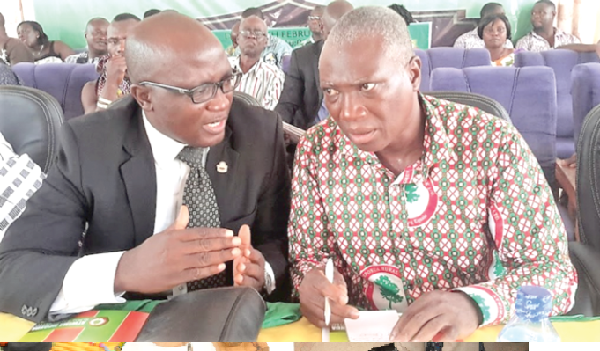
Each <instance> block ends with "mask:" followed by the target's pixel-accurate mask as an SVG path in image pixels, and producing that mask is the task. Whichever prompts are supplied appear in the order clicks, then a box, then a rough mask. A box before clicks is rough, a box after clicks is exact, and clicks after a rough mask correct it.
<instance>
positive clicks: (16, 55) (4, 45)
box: [0, 12, 33, 65]
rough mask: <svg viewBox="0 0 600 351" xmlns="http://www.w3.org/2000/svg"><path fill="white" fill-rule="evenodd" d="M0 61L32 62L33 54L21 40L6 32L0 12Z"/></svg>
mask: <svg viewBox="0 0 600 351" xmlns="http://www.w3.org/2000/svg"><path fill="white" fill-rule="evenodd" d="M0 62H4V63H7V64H9V65H16V64H17V63H19V62H33V54H32V53H31V51H29V49H28V48H27V46H25V44H23V42H22V41H20V40H19V39H16V38H11V37H9V36H8V34H6V28H5V27H4V16H3V15H2V13H1V12H0Z"/></svg>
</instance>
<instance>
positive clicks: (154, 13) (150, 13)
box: [144, 9, 160, 18]
mask: <svg viewBox="0 0 600 351" xmlns="http://www.w3.org/2000/svg"><path fill="white" fill-rule="evenodd" d="M157 13H160V10H157V9H152V10H148V11H146V12H144V18H148V17H152V16H154V15H156V14H157Z"/></svg>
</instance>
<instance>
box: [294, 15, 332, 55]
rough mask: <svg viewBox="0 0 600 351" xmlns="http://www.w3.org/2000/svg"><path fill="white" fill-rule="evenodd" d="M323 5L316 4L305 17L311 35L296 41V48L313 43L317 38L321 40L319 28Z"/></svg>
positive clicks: (321, 35) (321, 33) (321, 34)
mask: <svg viewBox="0 0 600 351" xmlns="http://www.w3.org/2000/svg"><path fill="white" fill-rule="evenodd" d="M324 10H325V6H323V5H317V6H315V8H314V9H313V10H312V11H310V13H309V14H308V18H307V19H306V26H307V27H308V29H309V30H310V33H311V36H310V37H308V39H306V40H302V41H301V42H299V43H298V46H296V47H297V48H300V47H303V46H306V45H308V44H312V43H315V42H317V41H319V40H323V32H322V30H321V17H323V11H324Z"/></svg>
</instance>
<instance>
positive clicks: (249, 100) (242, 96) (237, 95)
mask: <svg viewBox="0 0 600 351" xmlns="http://www.w3.org/2000/svg"><path fill="white" fill-rule="evenodd" d="M233 98H234V99H238V100H240V101H242V102H244V103H246V104H248V105H250V106H262V105H261V104H260V103H259V102H258V100H256V99H255V98H254V97H253V96H250V95H248V94H246V93H244V92H243V91H234V92H233Z"/></svg>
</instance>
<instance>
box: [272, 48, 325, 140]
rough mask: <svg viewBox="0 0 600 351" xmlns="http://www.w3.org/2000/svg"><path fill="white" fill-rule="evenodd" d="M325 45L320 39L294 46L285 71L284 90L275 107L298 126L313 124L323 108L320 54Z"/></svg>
mask: <svg viewBox="0 0 600 351" xmlns="http://www.w3.org/2000/svg"><path fill="white" fill-rule="evenodd" d="M322 49H323V41H322V40H320V41H317V42H316V43H313V44H309V45H307V46H304V47H301V48H298V49H296V50H294V51H293V53H292V60H291V61H290V67H289V69H288V72H287V73H286V74H285V83H284V84H283V91H282V92H281V96H280V97H279V102H278V104H277V107H275V111H276V112H278V113H279V115H280V116H281V118H282V119H283V120H284V121H285V122H287V123H290V124H292V125H294V126H296V127H298V128H303V129H308V128H310V127H312V126H313V125H314V124H315V117H317V113H318V112H319V109H320V108H321V101H322V100H323V92H322V91H321V85H320V83H319V57H321V50H322Z"/></svg>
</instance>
